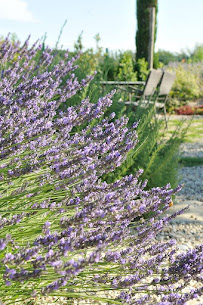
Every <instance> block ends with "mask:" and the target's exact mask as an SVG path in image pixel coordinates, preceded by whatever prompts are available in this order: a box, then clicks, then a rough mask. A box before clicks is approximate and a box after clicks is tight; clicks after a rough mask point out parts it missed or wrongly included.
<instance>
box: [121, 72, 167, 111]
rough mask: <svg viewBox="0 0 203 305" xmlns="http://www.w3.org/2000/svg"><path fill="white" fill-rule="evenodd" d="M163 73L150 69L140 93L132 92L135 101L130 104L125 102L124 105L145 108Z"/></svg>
mask: <svg viewBox="0 0 203 305" xmlns="http://www.w3.org/2000/svg"><path fill="white" fill-rule="evenodd" d="M162 75H163V72H162V71H161V70H154V69H152V70H151V71H150V72H149V74H148V77H147V80H146V83H145V86H144V88H143V90H141V91H134V90H133V91H132V93H134V94H135V97H136V99H137V101H135V102H131V101H127V102H125V104H127V105H128V104H131V105H134V106H138V105H141V107H146V106H147V104H148V103H150V102H151V101H152V98H153V96H154V93H155V91H156V89H157V86H158V84H159V83H160V80H161V77H162Z"/></svg>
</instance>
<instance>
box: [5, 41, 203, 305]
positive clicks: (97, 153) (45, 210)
mask: <svg viewBox="0 0 203 305" xmlns="http://www.w3.org/2000/svg"><path fill="white" fill-rule="evenodd" d="M41 49H42V46H40V45H39V46H37V44H35V45H33V46H32V47H30V48H29V47H28V40H27V41H26V42H25V43H24V45H23V46H20V43H19V42H14V43H10V41H9V39H8V38H7V39H5V40H4V41H2V42H1V43H0V68H1V71H0V73H1V74H0V75H1V78H0V126H1V128H0V212H1V218H0V227H1V231H0V275H1V276H0V286H1V288H0V300H1V302H2V303H3V304H15V303H17V302H18V303H19V302H20V304H25V302H26V301H27V302H28V301H30V300H32V301H33V302H35V301H36V302H37V300H39V299H40V298H41V297H43V296H46V295H51V296H57V297H68V298H69V300H70V299H74V300H76V299H78V300H87V299H88V300H90V301H91V302H92V303H94V304H165V305H166V304H185V302H186V301H187V300H189V299H193V298H197V297H198V296H200V295H201V293H202V288H201V281H202V278H201V274H200V273H201V271H202V246H199V247H197V248H195V249H194V250H192V251H189V252H188V253H185V254H181V255H179V256H177V255H176V250H175V247H174V242H173V241H167V242H163V243H160V242H158V243H157V242H156V240H155V237H156V235H157V233H158V232H159V231H160V230H161V229H162V228H163V227H164V226H165V225H167V223H168V222H169V221H170V220H171V219H172V218H174V217H175V216H177V215H178V214H180V213H182V212H183V210H182V211H180V212H177V213H175V214H174V215H172V216H163V212H164V211H167V210H168V209H169V208H170V206H171V198H172V195H174V194H175V193H176V192H177V191H178V190H179V188H177V189H174V190H173V189H171V188H170V185H167V186H166V187H161V188H160V187H157V188H153V189H151V190H147V191H146V190H145V186H146V183H147V182H146V181H143V182H142V181H139V179H138V178H139V176H140V175H141V173H142V171H141V170H140V171H138V172H137V173H136V175H135V176H132V175H130V176H126V177H124V178H122V179H121V180H118V181H116V182H114V183H112V184H107V183H106V182H102V181H101V180H100V177H101V176H102V175H103V174H104V173H109V172H111V171H113V170H114V169H115V168H116V167H118V166H119V165H120V164H121V163H122V162H123V161H124V160H125V158H126V156H127V154H128V152H129V151H130V150H131V149H132V148H134V147H135V145H136V143H137V141H138V139H137V134H136V127H137V125H138V123H134V124H133V125H132V126H131V128H127V127H126V124H127V121H128V119H127V118H126V117H121V118H120V119H117V120H115V119H114V114H113V113H112V114H111V115H110V116H109V117H108V119H102V115H103V113H104V112H105V110H106V109H107V108H108V107H109V106H110V105H111V103H112V101H111V97H112V96H113V94H114V91H112V92H110V93H109V94H108V95H106V96H105V97H103V98H100V99H99V100H98V102H97V103H95V104H91V103H90V102H89V100H88V98H87V99H84V100H83V101H82V102H81V105H80V106H75V107H68V108H67V109H66V110H65V111H59V112H57V109H58V107H59V105H60V104H61V103H63V102H65V101H66V100H67V99H68V98H70V97H71V96H73V95H74V94H75V93H76V92H77V91H78V90H81V89H82V88H84V87H85V86H87V85H88V83H89V81H91V79H92V78H93V76H87V78H86V79H83V80H82V81H81V82H80V83H79V82H78V80H77V78H75V76H74V74H73V70H74V69H75V66H74V62H75V60H76V57H75V58H72V59H71V60H68V54H66V60H64V61H61V62H59V63H58V64H57V65H53V61H54V53H53V51H52V50H51V49H49V48H48V47H47V48H46V49H45V50H41ZM40 50H41V52H40V54H41V55H40V57H38V58H37V60H36V57H37V56H38V54H39V51H40ZM45 69H46V70H47V71H49V72H42V71H44V70H45ZM68 73H69V74H70V76H69V78H68V79H67V81H66V83H65V84H64V81H63V82H62V80H64V77H66V76H67V74H68ZM83 123H86V127H85V128H84V129H82V130H81V131H80V132H76V131H75V130H76V129H75V127H77V126H79V125H80V126H83ZM151 211H152V212H153V213H151V214H153V218H151V219H144V218H143V217H142V216H143V215H144V214H145V213H148V212H151ZM136 219H137V220H136ZM191 281H194V282H196V284H197V289H195V290H192V289H190V288H188V287H190V282H191Z"/></svg>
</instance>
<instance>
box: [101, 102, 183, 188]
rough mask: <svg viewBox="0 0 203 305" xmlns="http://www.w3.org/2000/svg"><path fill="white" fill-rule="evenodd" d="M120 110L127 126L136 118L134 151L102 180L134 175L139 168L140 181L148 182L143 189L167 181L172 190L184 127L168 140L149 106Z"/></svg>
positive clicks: (176, 174)
mask: <svg viewBox="0 0 203 305" xmlns="http://www.w3.org/2000/svg"><path fill="white" fill-rule="evenodd" d="M123 107H124V106H123ZM111 108H113V106H111ZM123 109H124V108H123ZM124 111H125V113H126V114H127V116H128V117H130V120H129V124H130V123H131V122H132V121H133V120H135V121H136V120H138V119H139V118H140V123H139V126H138V129H137V132H138V136H139V143H138V144H137V146H136V148H135V149H134V150H131V151H130V152H129V154H128V157H127V159H126V160H125V162H124V163H123V164H122V165H121V166H120V167H118V168H117V169H116V170H115V171H114V172H112V173H109V174H108V175H105V176H104V177H103V179H104V180H106V181H107V182H109V183H110V182H113V181H116V180H117V179H120V178H121V177H124V176H125V175H126V174H127V175H128V174H134V173H135V172H136V171H137V170H138V169H140V168H143V169H144V173H143V175H142V179H147V180H148V186H147V187H149V188H151V187H155V186H163V185H164V184H165V183H167V181H168V182H170V183H171V185H172V186H173V187H175V186H176V185H177V183H178V166H179V163H178V162H179V157H178V149H179V146H180V144H181V143H182V142H183V141H184V135H185V132H186V130H187V127H185V128H184V129H183V128H182V126H181V124H180V126H179V127H178V128H177V129H176V131H174V132H173V133H172V135H171V136H170V138H166V137H165V132H166V131H164V126H165V122H164V121H163V120H159V121H157V120H155V109H154V107H153V106H151V107H148V108H142V107H137V108H136V109H133V108H131V109H130V108H127V109H126V107H125V110H124ZM160 130H163V132H160Z"/></svg>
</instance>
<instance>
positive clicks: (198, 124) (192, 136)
mask: <svg viewBox="0 0 203 305" xmlns="http://www.w3.org/2000/svg"><path fill="white" fill-rule="evenodd" d="M179 127H182V128H186V133H185V138H184V142H187V143H194V142H202V143H203V117H202V118H201V117H200V118H198V119H196V118H195V119H194V118H193V117H191V118H189V119H184V118H183V117H181V118H180V119H179V120H178V119H173V117H171V118H170V119H169V121H168V131H167V133H166V135H167V134H168V136H169V135H170V134H172V133H173V132H174V130H176V129H178V128H179Z"/></svg>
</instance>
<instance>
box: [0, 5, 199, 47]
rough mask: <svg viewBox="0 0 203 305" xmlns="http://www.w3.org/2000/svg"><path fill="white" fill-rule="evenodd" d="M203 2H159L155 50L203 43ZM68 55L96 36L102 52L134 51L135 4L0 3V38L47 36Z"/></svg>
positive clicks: (92, 40)
mask: <svg viewBox="0 0 203 305" xmlns="http://www.w3.org/2000/svg"><path fill="white" fill-rule="evenodd" d="M202 13H203V0H193V1H191V0H158V16H157V18H158V31H157V41H156V44H155V50H156V51H157V50H158V49H164V50H168V51H172V52H180V51H181V50H186V49H189V50H192V49H194V47H195V45H197V44H202V43H203V17H202ZM65 20H67V23H66V25H65V27H64V29H63V32H62V35H61V39H60V42H59V47H61V46H63V48H69V49H70V50H71V49H73V45H74V42H75V41H76V40H77V38H78V36H79V35H80V34H81V33H82V41H83V45H84V47H85V48H91V47H93V48H94V47H95V45H96V43H95V39H94V37H95V35H96V34H98V33H99V36H100V38H101V40H100V46H101V47H103V49H104V50H105V49H106V48H108V49H109V50H112V51H115V50H133V51H135V33H136V28H137V24H136V0H0V36H6V35H7V34H8V33H9V32H11V33H15V34H16V35H17V37H18V38H19V39H20V40H21V41H24V40H25V39H26V38H27V37H28V35H30V34H31V41H33V42H34V41H35V40H37V39H39V38H42V37H43V36H44V35H45V33H46V35H47V38H46V42H47V44H49V45H50V46H52V47H53V46H55V45H56V42H57V39H58V36H59V33H60V29H61V27H62V25H63V24H64V22H65Z"/></svg>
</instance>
